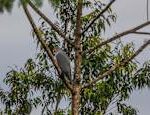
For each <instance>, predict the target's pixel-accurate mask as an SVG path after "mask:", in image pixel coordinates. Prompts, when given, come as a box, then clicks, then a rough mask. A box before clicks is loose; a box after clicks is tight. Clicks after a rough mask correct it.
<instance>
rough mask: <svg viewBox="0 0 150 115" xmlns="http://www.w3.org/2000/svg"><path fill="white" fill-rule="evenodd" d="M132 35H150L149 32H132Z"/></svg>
mask: <svg viewBox="0 0 150 115" xmlns="http://www.w3.org/2000/svg"><path fill="white" fill-rule="evenodd" d="M131 34H141V35H150V33H149V32H132V33H131Z"/></svg>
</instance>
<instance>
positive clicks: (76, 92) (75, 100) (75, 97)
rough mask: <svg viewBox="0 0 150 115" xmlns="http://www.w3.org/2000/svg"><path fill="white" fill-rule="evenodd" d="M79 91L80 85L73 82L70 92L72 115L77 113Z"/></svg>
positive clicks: (77, 114)
mask: <svg viewBox="0 0 150 115" xmlns="http://www.w3.org/2000/svg"><path fill="white" fill-rule="evenodd" d="M80 91H81V87H80V85H78V84H75V85H74V88H73V93H72V115H79V105H80Z"/></svg>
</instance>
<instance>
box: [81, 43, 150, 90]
mask: <svg viewBox="0 0 150 115" xmlns="http://www.w3.org/2000/svg"><path fill="white" fill-rule="evenodd" d="M149 44H150V40H148V41H147V42H145V43H144V44H143V45H142V46H141V47H140V48H139V49H138V50H137V51H136V52H135V53H134V54H133V55H132V56H131V57H130V58H127V59H125V60H123V61H122V62H120V64H115V65H114V66H113V67H111V68H110V69H109V70H108V71H106V72H104V73H103V74H102V75H98V77H97V78H96V79H95V80H93V81H92V82H90V83H89V84H87V85H85V86H83V88H87V87H90V86H92V85H94V84H96V83H97V82H98V81H99V80H101V79H103V78H104V77H106V76H108V75H110V74H111V73H112V72H113V71H115V70H116V69H117V68H119V67H121V66H125V65H126V64H128V63H129V62H130V61H131V60H132V59H134V58H135V57H136V56H137V55H139V54H140V53H141V52H142V51H143V50H144V49H145V48H146V47H147V46H148V45H149Z"/></svg>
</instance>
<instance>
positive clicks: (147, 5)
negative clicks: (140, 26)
mask: <svg viewBox="0 0 150 115" xmlns="http://www.w3.org/2000/svg"><path fill="white" fill-rule="evenodd" d="M146 14H147V15H146V16H147V21H148V20H149V0H147V3H146Z"/></svg>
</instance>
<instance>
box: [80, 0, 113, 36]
mask: <svg viewBox="0 0 150 115" xmlns="http://www.w3.org/2000/svg"><path fill="white" fill-rule="evenodd" d="M115 1H116V0H111V1H110V3H109V4H108V5H107V6H106V7H105V8H104V9H103V10H102V11H101V12H100V13H99V14H98V15H97V16H96V17H95V18H94V19H93V20H92V21H91V22H90V23H89V25H88V26H87V27H86V28H85V30H83V32H82V35H84V33H85V32H86V31H87V30H88V29H89V28H90V27H91V26H92V24H93V23H94V22H95V21H96V20H97V19H98V18H99V17H100V16H102V15H103V14H104V12H106V11H107V10H108V8H110V6H111V5H112V4H113V3H114V2H115Z"/></svg>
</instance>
